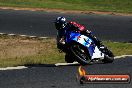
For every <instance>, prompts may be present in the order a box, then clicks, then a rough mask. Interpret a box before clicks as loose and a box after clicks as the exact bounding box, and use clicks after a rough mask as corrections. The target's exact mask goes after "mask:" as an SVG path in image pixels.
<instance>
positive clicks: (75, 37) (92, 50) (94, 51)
mask: <svg viewBox="0 0 132 88" xmlns="http://www.w3.org/2000/svg"><path fill="white" fill-rule="evenodd" d="M70 41H76V42H78V43H80V44H82V45H84V46H85V47H87V49H88V51H89V54H90V56H91V59H94V58H104V54H103V53H102V52H101V51H100V50H99V49H98V47H97V46H96V45H95V44H94V41H93V40H92V39H90V38H89V37H88V36H85V35H81V34H79V33H76V32H70V34H69V36H67V38H66V42H70Z"/></svg>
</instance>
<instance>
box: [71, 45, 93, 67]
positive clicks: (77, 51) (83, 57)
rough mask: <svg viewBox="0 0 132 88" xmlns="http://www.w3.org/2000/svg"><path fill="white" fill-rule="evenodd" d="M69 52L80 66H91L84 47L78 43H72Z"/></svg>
mask: <svg viewBox="0 0 132 88" xmlns="http://www.w3.org/2000/svg"><path fill="white" fill-rule="evenodd" d="M70 50H71V52H72V53H73V55H74V56H75V57H76V61H77V62H79V63H80V64H81V65H87V64H91V63H90V62H91V57H90V55H89V52H88V50H87V48H86V47H85V46H83V45H81V44H79V43H72V44H71V47H70Z"/></svg>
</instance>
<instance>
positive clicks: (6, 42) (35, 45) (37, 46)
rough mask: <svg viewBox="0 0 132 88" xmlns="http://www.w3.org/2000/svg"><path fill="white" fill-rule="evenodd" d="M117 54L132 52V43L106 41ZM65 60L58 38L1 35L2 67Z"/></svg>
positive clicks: (0, 61) (0, 65)
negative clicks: (57, 46)
mask: <svg viewBox="0 0 132 88" xmlns="http://www.w3.org/2000/svg"><path fill="white" fill-rule="evenodd" d="M104 44H105V45H106V46H108V47H109V48H110V49H111V50H112V51H113V53H114V54H115V55H116V56H117V55H124V54H132V44H131V43H113V42H110V41H104ZM59 62H64V53H59V52H58V49H57V48H56V40H55V39H54V38H50V39H37V38H34V39H33V38H28V37H19V36H8V35H4V36H3V35H0V67H7V66H18V65H25V64H54V63H59Z"/></svg>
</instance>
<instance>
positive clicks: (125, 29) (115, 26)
mask: <svg viewBox="0 0 132 88" xmlns="http://www.w3.org/2000/svg"><path fill="white" fill-rule="evenodd" d="M58 16H64V17H66V18H67V20H68V21H76V22H77V23H80V24H83V25H84V26H85V28H86V29H89V30H91V31H92V32H93V34H94V35H96V36H97V37H98V38H99V39H101V40H111V41H119V42H131V41H132V17H131V16H112V15H90V14H74V13H73V14H68V13H67V14H66V13H52V12H42V11H35V12H33V11H14V10H0V32H3V33H14V34H24V35H33V36H44V37H55V36H56V30H55V27H54V24H53V21H54V19H55V18H56V17H58Z"/></svg>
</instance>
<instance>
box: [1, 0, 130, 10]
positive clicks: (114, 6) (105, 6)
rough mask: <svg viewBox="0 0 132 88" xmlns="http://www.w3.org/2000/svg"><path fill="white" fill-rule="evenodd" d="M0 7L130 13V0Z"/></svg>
mask: <svg viewBox="0 0 132 88" xmlns="http://www.w3.org/2000/svg"><path fill="white" fill-rule="evenodd" d="M0 6H11V7H31V8H32V7H33V8H36V7H37V8H48V9H63V10H82V11H110V12H120V13H132V1H131V0H125V1H124V0H0Z"/></svg>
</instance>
